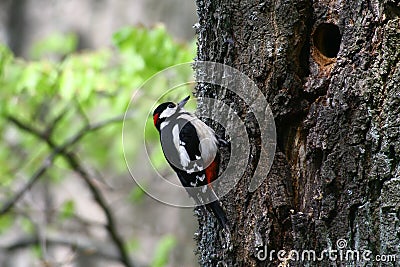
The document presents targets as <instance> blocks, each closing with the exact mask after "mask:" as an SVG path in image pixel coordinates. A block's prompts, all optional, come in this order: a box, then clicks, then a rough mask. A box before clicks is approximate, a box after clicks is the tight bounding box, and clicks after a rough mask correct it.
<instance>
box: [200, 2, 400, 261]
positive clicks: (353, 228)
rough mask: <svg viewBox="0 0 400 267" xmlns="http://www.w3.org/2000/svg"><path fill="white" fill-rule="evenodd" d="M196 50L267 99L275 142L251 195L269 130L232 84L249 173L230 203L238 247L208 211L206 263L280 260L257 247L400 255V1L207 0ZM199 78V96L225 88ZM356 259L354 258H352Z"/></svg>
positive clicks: (203, 245)
mask: <svg viewBox="0 0 400 267" xmlns="http://www.w3.org/2000/svg"><path fill="white" fill-rule="evenodd" d="M197 6H198V15H199V25H198V29H197V30H198V44H199V46H198V47H199V49H198V56H197V60H206V61H215V62H220V63H224V64H227V65H230V66H232V67H234V68H237V69H239V70H241V71H242V72H243V73H245V74H247V75H248V76H249V77H251V78H252V79H253V80H254V81H255V82H256V83H257V85H258V87H259V88H260V90H261V91H262V92H263V94H264V95H265V97H266V99H267V100H268V102H269V104H270V106H271V108H272V111H273V114H274V117H275V123H276V128H277V143H278V146H277V151H276V155H275V159H274V164H273V166H272V169H271V171H270V173H269V174H268V176H267V179H266V180H264V182H263V184H262V185H261V186H260V187H259V188H258V189H257V190H256V191H255V192H253V193H250V192H248V191H247V186H246V185H247V184H248V182H249V179H250V177H251V175H252V172H253V171H254V169H255V166H256V165H257V155H259V151H258V150H259V148H260V147H259V143H258V142H257V140H258V139H259V137H258V134H259V130H258V129H259V128H258V127H263V126H262V125H258V124H257V123H256V122H254V121H253V120H254V118H253V117H252V116H248V111H247V109H246V105H245V104H243V103H242V102H241V100H240V99H238V98H237V97H236V96H235V95H234V94H229V93H228V94H226V92H225V93H224V96H223V100H224V101H226V102H228V103H235V107H236V108H237V109H238V111H239V114H240V115H241V116H242V118H243V119H244V120H245V121H246V125H247V126H248V134H249V136H250V142H251V153H252V155H253V156H255V157H250V160H249V164H248V171H247V172H246V175H244V176H243V177H242V179H241V181H240V182H239V184H238V185H237V187H236V188H235V189H234V190H233V191H232V192H230V193H229V194H228V195H227V196H225V197H224V198H223V199H222V201H223V204H224V207H225V209H226V210H227V214H228V218H229V220H230V221H231V222H232V229H231V231H232V245H233V249H232V250H224V249H222V244H221V239H220V238H219V235H218V233H217V232H218V231H217V230H216V228H217V225H216V222H215V221H214V220H213V219H211V218H210V217H206V218H204V217H201V216H200V217H199V224H200V227H199V233H198V254H199V263H200V265H201V266H217V265H218V264H220V265H221V266H223V265H226V266H277V265H278V263H280V262H281V261H279V260H278V259H277V257H276V254H275V256H274V257H273V260H272V261H270V260H269V259H267V260H265V261H260V260H258V259H257V257H256V253H257V251H259V249H260V248H263V247H264V245H265V246H267V248H268V251H271V250H275V251H278V250H281V249H284V250H285V251H287V252H289V251H290V250H292V249H296V250H299V251H300V252H301V251H302V250H305V249H307V250H315V251H316V252H317V253H320V252H321V251H322V250H323V249H328V248H331V249H336V248H337V243H336V242H337V241H338V240H339V239H344V240H346V241H347V246H346V248H345V249H352V250H359V251H361V252H362V251H363V250H371V251H372V255H371V258H375V256H376V255H380V254H381V255H389V254H390V255H392V254H395V255H397V258H396V262H391V263H381V264H382V266H399V265H400V245H399V244H400V85H399V84H400V63H399V59H400V4H399V2H398V1H395V0H392V1H390V0H381V1H379V0H368V1H339V0H338V1H334V0H324V1H323V0H321V1H306V0H290V1H268V0H267V1H252V0H241V1H239V0H229V1H227V0H226V1H223V0H197ZM221 92H222V91H221V90H216V88H215V87H214V86H210V85H204V84H201V85H199V86H198V87H197V94H198V95H199V96H213V97H217V98H218V97H220V96H221ZM282 264H283V266H378V265H375V264H377V263H374V262H367V261H352V260H349V261H341V260H340V259H337V260H329V259H328V258H327V257H325V259H324V260H322V261H318V262H312V261H306V262H295V261H287V262H286V263H285V262H283V263H282ZM346 264H347V265H346Z"/></svg>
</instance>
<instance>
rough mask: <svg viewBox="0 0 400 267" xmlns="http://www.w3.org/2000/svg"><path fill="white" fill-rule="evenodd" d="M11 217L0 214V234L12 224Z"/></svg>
mask: <svg viewBox="0 0 400 267" xmlns="http://www.w3.org/2000/svg"><path fill="white" fill-rule="evenodd" d="M13 221H14V220H13V217H12V216H11V215H9V214H5V215H1V216H0V234H4V233H5V232H6V231H7V230H8V229H9V228H10V227H11V226H12V225H13Z"/></svg>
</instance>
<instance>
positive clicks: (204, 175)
mask: <svg viewBox="0 0 400 267" xmlns="http://www.w3.org/2000/svg"><path fill="white" fill-rule="evenodd" d="M189 98H190V96H188V97H186V98H185V99H183V100H182V101H181V102H179V103H177V104H175V103H173V102H166V103H162V104H160V105H159V106H158V107H157V108H156V109H155V110H154V113H153V120H154V126H155V127H156V128H157V130H158V132H159V134H160V142H161V147H162V149H163V153H164V156H165V158H166V159H167V161H168V163H169V165H170V166H171V167H172V169H173V170H174V171H175V172H176V174H177V175H178V178H179V180H180V182H181V183H182V185H183V186H184V187H185V188H186V189H187V192H188V193H189V195H190V196H191V197H192V198H193V199H194V200H195V201H196V202H197V204H198V205H202V206H205V207H206V208H207V210H209V211H211V212H212V213H213V214H214V216H215V217H216V218H217V220H218V222H219V224H220V225H221V226H222V228H223V229H227V227H228V220H227V217H226V214H225V212H224V210H223V208H222V207H221V205H220V202H219V200H218V198H217V197H216V196H215V193H214V191H213V189H212V187H211V185H210V184H211V182H213V181H215V180H216V179H217V178H218V171H219V165H220V153H219V148H220V146H221V145H223V144H226V141H224V140H222V139H221V138H219V137H218V136H217V135H216V134H215V132H214V130H213V129H212V128H210V127H209V126H207V125H206V124H205V123H204V122H203V121H201V120H200V119H199V118H197V117H196V116H195V115H193V114H192V113H190V112H188V111H186V110H185V109H184V106H185V104H186V103H187V101H188V100H189ZM193 187H201V188H202V190H198V191H196V192H203V193H206V191H207V192H208V193H210V192H211V193H212V194H214V196H215V198H214V199H215V200H214V201H212V202H210V203H207V204H205V205H204V204H203V201H204V199H202V196H201V195H198V193H197V194H194V193H193V191H191V190H188V188H193Z"/></svg>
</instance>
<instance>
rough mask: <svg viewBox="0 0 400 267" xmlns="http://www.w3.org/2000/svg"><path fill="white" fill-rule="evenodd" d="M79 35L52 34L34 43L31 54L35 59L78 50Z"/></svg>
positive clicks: (62, 54) (63, 54)
mask: <svg viewBox="0 0 400 267" xmlns="http://www.w3.org/2000/svg"><path fill="white" fill-rule="evenodd" d="M77 47H78V37H77V36H76V35H75V34H73V33H68V34H60V33H55V34H52V35H50V36H48V37H46V38H45V39H43V40H41V41H39V42H37V43H36V44H34V45H33V47H32V49H31V51H30V55H31V57H32V58H34V59H40V58H43V57H45V56H48V55H59V56H65V55H68V54H70V53H72V52H74V51H75V50H76V48H77Z"/></svg>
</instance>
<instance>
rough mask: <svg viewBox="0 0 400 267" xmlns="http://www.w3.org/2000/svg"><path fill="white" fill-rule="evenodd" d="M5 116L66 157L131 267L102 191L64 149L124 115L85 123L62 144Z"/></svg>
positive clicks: (122, 257)
mask: <svg viewBox="0 0 400 267" xmlns="http://www.w3.org/2000/svg"><path fill="white" fill-rule="evenodd" d="M7 118H8V120H9V121H11V122H13V123H14V124H15V125H17V126H18V127H19V128H21V129H22V130H24V131H27V132H29V133H31V134H33V135H35V136H36V137H38V138H39V139H41V140H43V141H45V142H46V143H47V144H48V146H49V147H50V148H52V149H53V153H56V155H57V154H60V155H61V156H62V157H64V158H65V159H66V161H67V162H68V164H69V165H70V167H71V168H72V169H73V170H74V171H75V172H77V173H78V174H79V175H80V176H81V177H82V179H83V180H84V181H85V183H86V185H87V186H88V188H89V190H90V192H91V193H92V195H93V198H94V200H95V201H96V202H97V204H98V205H99V206H100V207H101V208H102V210H103V212H104V214H105V216H106V219H107V224H106V229H107V231H108V233H109V234H110V237H111V239H112V240H113V242H114V244H115V246H116V247H117V249H118V251H119V254H120V261H121V262H122V263H124V264H125V265H126V266H127V267H133V266H134V265H133V264H132V262H131V260H130V258H129V253H128V251H127V249H126V247H125V245H124V241H123V240H122V238H121V237H120V235H119V233H118V230H117V225H116V223H115V221H114V217H113V215H112V213H111V209H110V208H109V207H108V204H107V202H106V200H105V199H104V197H103V195H102V193H101V192H100V190H98V189H97V187H96V186H95V184H94V183H93V182H92V179H91V177H90V175H89V173H88V172H86V170H85V169H84V168H83V166H81V165H80V164H79V160H78V158H77V156H76V155H75V154H74V153H72V152H68V151H67V150H66V148H67V147H70V146H72V145H73V144H75V143H76V142H78V141H79V140H80V139H81V138H82V137H84V136H85V135H86V134H87V133H89V132H93V131H96V130H99V129H101V128H103V127H105V126H107V125H109V124H111V123H115V122H121V121H122V120H123V119H124V116H117V117H115V118H112V119H109V120H105V121H102V122H99V123H96V124H92V125H86V126H84V127H83V128H82V129H81V130H80V131H79V132H78V133H77V134H75V135H74V136H73V137H72V138H70V139H69V140H67V141H66V142H65V143H64V144H63V145H62V146H57V145H56V144H55V143H54V142H53V141H52V140H51V138H50V137H49V136H48V135H46V134H45V133H42V132H41V131H40V130H38V129H35V128H33V127H31V126H29V125H27V124H25V123H22V122H21V121H19V120H18V119H17V118H15V117H13V116H11V115H9V116H8V117H7ZM43 173H44V172H43ZM43 173H42V174H43ZM42 174H41V175H42ZM39 177H40V176H39ZM31 180H32V179H31ZM36 180H38V178H36V179H35V180H34V181H36ZM32 184H33V183H32ZM25 191H26V190H25ZM25 191H23V192H22V191H20V192H21V194H20V196H22V194H23V193H24V192H25ZM16 200H18V199H16ZM15 202H16V201H14V203H15ZM11 207H12V205H11V206H10V207H9V209H10V208H11Z"/></svg>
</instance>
